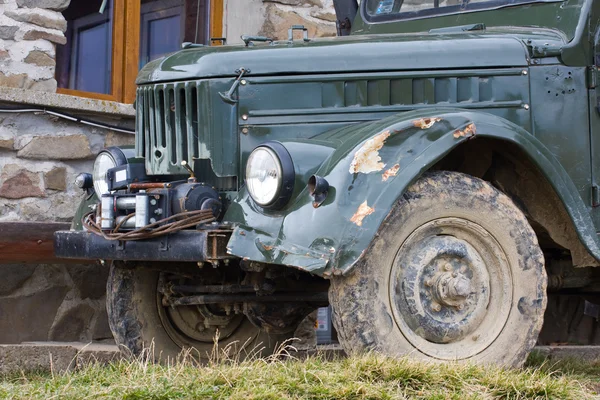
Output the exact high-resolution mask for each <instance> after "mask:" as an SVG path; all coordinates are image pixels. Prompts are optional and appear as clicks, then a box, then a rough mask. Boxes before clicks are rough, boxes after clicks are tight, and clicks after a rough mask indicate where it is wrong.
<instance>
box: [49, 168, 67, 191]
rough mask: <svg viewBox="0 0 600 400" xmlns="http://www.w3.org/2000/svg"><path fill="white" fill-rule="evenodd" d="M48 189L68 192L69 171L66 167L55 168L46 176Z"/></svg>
mask: <svg viewBox="0 0 600 400" xmlns="http://www.w3.org/2000/svg"><path fill="white" fill-rule="evenodd" d="M44 182H45V183H46V189H52V190H67V169H66V168H65V167H54V168H52V170H51V171H49V172H46V173H45V174H44Z"/></svg>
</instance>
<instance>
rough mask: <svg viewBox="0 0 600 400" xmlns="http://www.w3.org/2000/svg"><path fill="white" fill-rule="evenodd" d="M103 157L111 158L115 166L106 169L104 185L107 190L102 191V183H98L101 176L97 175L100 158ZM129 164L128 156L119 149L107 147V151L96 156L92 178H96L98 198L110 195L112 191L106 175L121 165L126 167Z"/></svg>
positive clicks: (95, 186)
mask: <svg viewBox="0 0 600 400" xmlns="http://www.w3.org/2000/svg"><path fill="white" fill-rule="evenodd" d="M102 156H108V157H110V159H111V160H112V162H113V164H114V165H113V166H111V167H110V168H106V171H104V173H103V174H102V175H103V179H104V181H103V182H102V184H103V185H105V187H106V190H102V187H101V186H100V184H101V183H100V182H98V180H97V179H96V178H97V177H98V175H100V174H99V173H97V168H98V165H97V163H98V161H99V160H100V157H102ZM125 164H127V156H126V155H125V153H124V152H123V150H121V149H120V148H119V147H115V146H113V147H107V148H105V149H102V151H100V152H99V153H98V155H97V156H96V159H95V160H94V169H93V171H92V176H93V178H94V191H95V192H96V194H97V195H98V196H100V197H101V196H102V195H105V194H109V193H110V191H109V190H108V178H107V176H106V173H107V172H108V170H110V169H112V168H115V167H119V166H121V165H125Z"/></svg>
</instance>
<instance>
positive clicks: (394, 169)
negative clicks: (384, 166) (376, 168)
mask: <svg viewBox="0 0 600 400" xmlns="http://www.w3.org/2000/svg"><path fill="white" fill-rule="evenodd" d="M399 169H400V164H396V165H394V166H393V167H392V168H390V169H388V170H387V171H385V172H384V173H383V175H382V176H381V180H382V181H383V182H385V181H387V180H388V179H390V178H391V177H392V176H396V174H397V173H398V170H399Z"/></svg>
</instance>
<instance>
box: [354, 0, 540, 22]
mask: <svg viewBox="0 0 600 400" xmlns="http://www.w3.org/2000/svg"><path fill="white" fill-rule="evenodd" d="M538 1H539V2H547V1H548V0H538ZM535 2H536V0H367V1H366V5H367V7H366V8H367V13H368V15H369V16H370V17H375V18H376V19H379V18H377V17H382V19H389V18H393V19H413V18H423V17H427V16H430V15H440V14H454V13H461V12H468V11H476V10H484V9H492V8H500V7H507V6H511V5H517V4H522V3H535Z"/></svg>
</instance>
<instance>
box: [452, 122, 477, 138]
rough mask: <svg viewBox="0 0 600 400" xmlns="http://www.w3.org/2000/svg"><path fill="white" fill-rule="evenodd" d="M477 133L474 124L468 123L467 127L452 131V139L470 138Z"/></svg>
mask: <svg viewBox="0 0 600 400" xmlns="http://www.w3.org/2000/svg"><path fill="white" fill-rule="evenodd" d="M476 132H477V128H476V127H475V124H474V123H472V122H471V123H470V124H469V125H467V126H465V127H464V128H463V129H457V130H456V131H454V138H456V139H458V138H461V137H466V138H468V137H471V136H475V133H476Z"/></svg>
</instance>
